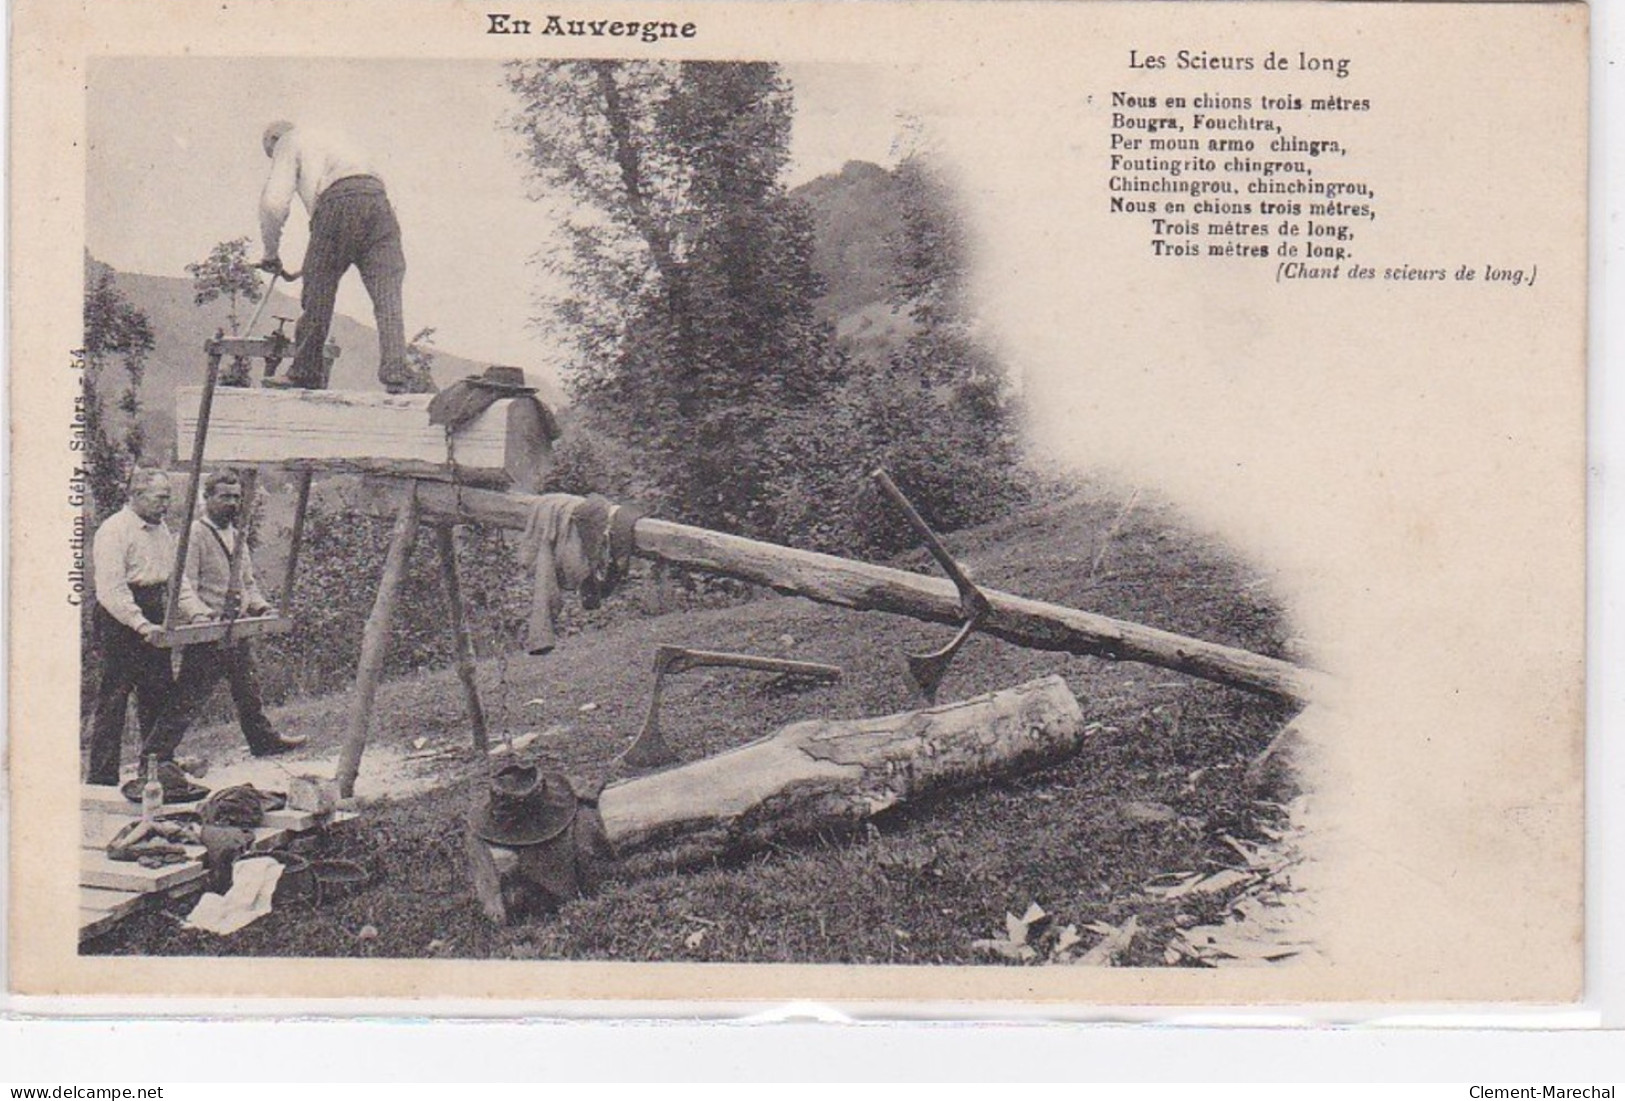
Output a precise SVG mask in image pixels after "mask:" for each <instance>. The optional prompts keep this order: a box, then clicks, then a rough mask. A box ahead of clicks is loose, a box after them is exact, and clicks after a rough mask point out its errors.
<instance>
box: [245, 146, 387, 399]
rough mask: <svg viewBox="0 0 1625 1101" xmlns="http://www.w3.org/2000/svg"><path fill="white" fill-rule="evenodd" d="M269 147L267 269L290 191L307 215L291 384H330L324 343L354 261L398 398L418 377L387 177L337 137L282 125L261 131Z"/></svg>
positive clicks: (274, 257)
mask: <svg viewBox="0 0 1625 1101" xmlns="http://www.w3.org/2000/svg"><path fill="white" fill-rule="evenodd" d="M263 144H264V146H265V155H266V156H267V157H270V158H271V173H270V176H269V177H268V178H267V179H266V181H265V190H264V191H263V192H262V193H261V195H260V237H261V240H262V241H263V242H264V245H265V258H264V259H263V260H261V261H260V264H259V266H260V267H261V268H264V269H265V270H266V271H271V272H276V271H280V270H281V269H282V261H281V259H280V258H279V255H278V249H279V248H280V247H281V244H282V227H283V224H284V223H286V222H287V220H288V212H289V210H290V209H291V208H292V206H293V197H294V195H296V194H297V195H298V196H299V198H300V201H301V202H303V203H304V204H305V209H306V210H307V211H309V212H310V243H309V244H308V245H306V246H305V262H304V265H303V269H302V274H301V278H302V279H303V280H304V290H303V292H302V293H301V295H300V299H299V308H300V316H299V323H298V325H297V326H295V330H294V356H293V363H292V364H291V365H290V366H289V368H288V383H289V385H293V386H301V387H304V388H306V389H313V390H314V389H321V388H322V387H324V386H325V385H326V384H327V379H326V374H327V371H326V365H325V363H324V361H323V349H324V347H325V345H326V344H327V330H328V329H329V328H330V327H331V326H332V324H333V299H334V297H335V296H336V295H337V294H338V289H339V280H340V279H341V278H343V276H344V273H345V272H346V271H348V270H350V267H351V266H352V265H353V266H355V267H356V268H358V269H359V270H360V272H361V281H362V283H364V284H365V285H366V288H367V294H368V295H370V296H371V298H372V308H373V316H374V318H375V320H376V322H377V325H378V353H379V364H378V379H379V381H380V382H382V383H383V384H384V388H385V389H386V390H388V391H389V392H390V393H392V394H398V393H403V392H405V390H406V389H407V388H408V385H409V382H410V379H411V377H412V375H411V371H410V370H409V368H408V367H407V363H406V324H405V321H404V319H403V317H402V313H401V284H402V282H403V281H404V280H405V277H406V256H405V253H404V252H402V250H401V227H400V223H399V222H397V221H396V220H395V211H394V209H393V208H392V207H391V206H390V205H389V197H388V195H386V194H385V191H384V182H383V180H382V179H380V178H379V176H378V173H377V172H376V171H374V170H373V166H372V162H371V161H370V160H369V159H368V158H367V156H366V155H365V154H364V153H362V152H360V151H359V150H358V149H356V148H355V147H354V146H353V145H352V144H351V143H350V140H349V139H348V138H346V137H344V136H343V135H340V134H336V133H330V132H326V131H321V130H316V129H312V128H310V127H305V126H295V125H294V124H293V123H291V122H285V121H278V122H273V123H271V124H270V125H269V126H267V127H266V128H265V135H264V139H263Z"/></svg>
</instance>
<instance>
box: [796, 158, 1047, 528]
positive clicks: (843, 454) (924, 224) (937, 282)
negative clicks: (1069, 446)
mask: <svg viewBox="0 0 1625 1101" xmlns="http://www.w3.org/2000/svg"><path fill="white" fill-rule="evenodd" d="M896 177H897V184H898V192H899V196H900V200H901V207H902V223H903V229H902V231H901V232H900V233H899V234H898V235H897V237H896V239H895V240H892V241H889V242H888V245H889V249H890V252H891V254H892V257H893V268H894V270H893V273H892V286H893V292H892V299H891V304H892V306H893V308H894V309H895V310H897V311H898V312H899V313H901V314H903V315H904V316H906V317H908V318H909V320H910V321H911V322H912V325H911V327H910V332H909V335H908V337H907V338H906V340H904V341H903V342H902V343H901V345H900V346H899V347H897V348H895V349H894V350H893V351H891V352H890V353H889V354H887V355H885V356H884V357H883V358H881V357H873V358H870V359H867V360H865V361H863V362H862V363H859V364H852V365H848V366H845V367H844V368H843V369H842V370H841V371H839V372H838V374H839V376H840V377H841V378H842V379H843V382H842V384H841V385H840V386H839V387H838V388H837V389H835V390H834V391H833V392H832V393H831V394H830V395H829V397H828V398H827V399H826V401H825V402H823V403H821V404H820V406H819V407H818V408H817V409H816V410H813V411H811V415H810V416H801V417H792V418H787V419H786V420H784V421H783V422H782V423H780V424H779V425H777V426H776V429H775V431H774V433H773V434H772V440H773V446H775V447H778V448H780V449H782V450H783V452H784V453H785V459H784V461H783V462H782V464H781V465H782V468H783V469H784V470H786V471H787V472H788V473H789V476H788V477H786V478H784V479H782V480H781V481H780V482H779V483H778V484H777V485H776V486H775V490H776V493H777V494H778V498H777V501H776V503H775V508H776V511H777V514H778V516H779V517H780V519H781V523H782V525H783V527H784V528H785V529H786V530H788V531H791V532H794V533H795V534H796V535H797V536H798V537H799V538H800V539H801V540H802V541H803V542H804V543H805V544H807V545H809V546H812V547H814V548H816V549H820V550H829V551H837V552H845V553H860V552H861V553H869V554H890V553H895V552H897V551H900V550H903V549H905V548H908V547H913V546H917V545H918V543H919V538H918V536H917V535H916V534H915V533H914V532H913V531H912V530H911V529H910V528H909V527H908V526H907V525H906V524H905V523H904V522H903V520H902V518H901V517H899V516H898V515H897V514H896V510H895V509H894V508H892V506H890V505H889V504H887V503H885V502H884V501H883V499H881V498H880V497H879V496H878V494H876V493H875V491H874V489H873V487H872V485H871V483H870V480H869V478H868V474H869V473H870V472H871V471H872V470H874V469H875V468H876V467H885V468H886V470H887V471H888V472H889V473H890V474H891V475H892V477H893V478H894V479H895V480H896V481H897V483H898V485H899V486H900V487H902V489H903V491H904V492H905V493H906V494H908V496H909V498H910V500H912V501H913V502H914V504H915V506H916V507H917V508H918V509H919V510H920V511H921V513H923V514H924V516H925V517H926V519H927V520H928V521H929V522H930V523H931V524H932V525H933V526H934V527H936V528H937V529H939V530H942V531H953V530H957V529H959V528H963V527H969V526H972V525H975V524H980V523H983V522H986V521H988V520H992V519H995V518H997V517H999V516H1003V515H1005V514H1006V513H1008V512H1009V511H1010V510H1011V509H1012V508H1014V507H1016V506H1018V505H1019V504H1021V503H1022V502H1023V501H1025V500H1026V499H1027V498H1028V496H1029V487H1030V486H1031V485H1032V484H1033V482H1034V476H1033V474H1032V473H1031V472H1030V471H1029V470H1028V469H1027V468H1026V466H1025V463H1024V460H1023V456H1022V451H1021V444H1020V421H1021V418H1020V411H1019V406H1018V405H1017V403H1016V401H1015V399H1014V397H1013V395H1012V394H1011V392H1010V389H1009V386H1008V383H1007V382H1006V380H1005V377H1004V370H1003V367H1002V365H1001V364H1000V363H999V362H998V360H997V359H996V358H995V357H994V356H993V355H992V353H991V352H990V351H989V350H988V349H987V347H986V346H985V345H984V344H983V343H981V341H980V340H979V339H978V338H977V335H976V331H975V326H974V322H973V320H972V318H973V313H972V311H971V310H970V309H969V307H968V305H967V303H966V301H965V297H966V293H965V285H964V280H965V273H966V271H967V270H968V267H969V257H968V253H969V246H968V242H967V239H966V238H967V230H966V227H965V224H964V221H963V217H962V215H961V214H960V212H959V210H958V208H957V207H956V206H955V204H954V201H953V197H952V194H951V191H950V189H949V188H948V187H947V185H946V183H945V182H944V181H943V179H942V178H941V177H940V175H939V174H938V173H937V171H936V170H935V169H934V168H933V167H932V166H931V163H930V161H929V159H928V158H927V157H926V156H925V155H923V154H915V155H914V156H911V157H910V158H908V159H907V160H905V161H904V162H903V164H902V165H900V166H899V168H898V169H897V173H896Z"/></svg>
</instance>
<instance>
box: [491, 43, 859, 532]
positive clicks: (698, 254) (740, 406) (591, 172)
mask: <svg viewBox="0 0 1625 1101" xmlns="http://www.w3.org/2000/svg"><path fill="white" fill-rule="evenodd" d="M509 86H510V89H511V90H512V91H513V92H514V94H515V95H516V96H517V97H518V99H519V101H520V107H519V110H518V111H517V112H516V114H515V116H514V117H513V119H512V125H513V126H514V128H515V129H516V130H517V131H518V133H519V134H521V135H522V136H523V138H524V139H525V143H526V153H527V155H528V159H529V163H530V166H531V169H532V173H533V177H534V179H535V181H536V182H537V183H539V184H540V185H542V189H541V190H540V191H539V193H538V197H539V198H543V199H552V200H554V201H555V202H558V203H559V204H560V206H561V208H562V209H561V213H560V216H559V224H560V227H561V229H562V232H563V234H564V241H565V247H564V249H563V251H562V253H561V254H560V255H558V256H556V257H554V258H552V260H551V262H550V263H548V264H547V265H546V266H548V267H550V268H551V269H552V270H553V271H554V272H555V273H556V274H558V275H559V276H561V277H562V282H563V283H564V285H565V286H567V287H568V288H569V289H568V291H567V292H566V293H564V294H562V295H560V296H558V297H556V298H554V299H552V300H550V301H546V302H544V303H543V306H544V309H545V310H546V312H547V313H548V314H549V315H550V318H549V320H551V321H552V322H553V323H554V324H555V325H556V326H557V327H558V328H559V329H560V330H562V332H563V333H564V334H565V335H566V336H567V338H568V339H569V340H570V342H571V344H572V345H573V349H574V353H575V361H574V363H573V364H572V366H571V368H570V370H569V372H568V377H569V380H570V382H571V384H572V388H573V390H574V391H575V394H576V396H577V397H578V398H579V399H580V400H581V402H582V404H583V405H585V406H586V407H587V408H588V409H590V410H591V411H592V412H593V414H594V417H595V420H596V422H597V423H599V424H601V425H603V426H604V427H605V428H606V429H608V430H609V431H611V432H612V433H613V434H614V435H615V436H616V437H617V438H618V439H620V440H621V441H622V442H624V443H625V444H627V445H628V447H629V448H630V450H631V453H632V454H633V455H635V456H636V457H637V462H638V465H639V467H640V470H639V473H640V475H641V477H642V478H643V479H644V480H646V481H647V482H648V483H649V484H651V485H652V486H654V487H656V489H657V491H658V492H659V495H660V496H661V497H663V498H664V499H663V500H662V501H660V502H659V504H661V505H662V506H663V507H665V508H666V509H667V510H668V511H670V512H672V513H674V514H675V515H677V516H680V517H682V518H684V519H686V520H690V521H692V522H694V523H698V524H704V525H706V526H710V527H718V528H724V529H729V530H735V531H745V532H749V533H752V534H775V533H777V531H778V528H779V523H778V517H777V515H776V512H775V508H774V499H775V495H774V492H773V486H774V483H775V481H776V480H777V479H778V478H780V477H781V476H782V475H783V473H784V467H783V462H784V459H785V456H784V455H782V454H781V453H779V452H778V451H777V450H776V449H775V448H773V447H772V446H770V441H771V438H772V434H773V433H772V430H773V428H774V426H775V425H776V424H778V423H781V422H782V421H783V420H784V418H785V417H786V416H788V415H790V414H791V413H793V411H794V410H796V409H799V408H805V407H806V406H808V405H809V404H811V403H814V402H816V401H817V400H818V398H819V397H820V395H823V394H825V393H827V392H828V391H829V390H830V388H831V387H832V385H833V384H834V382H835V381H836V378H837V375H836V372H835V371H834V369H833V368H834V366H835V365H836V364H837V363H838V360H837V359H836V358H835V357H834V356H832V355H831V354H830V348H829V339H828V333H827V332H826V331H825V330H824V329H823V328H822V327H821V326H820V325H819V324H818V323H817V322H816V321H815V319H814V312H813V306H814V303H815V300H816V298H817V295H818V293H819V280H818V277H817V275H816V274H815V273H814V271H813V268H812V228H811V222H810V220H809V219H808V217H807V215H806V212H805V211H804V210H802V209H801V208H800V206H799V205H798V204H797V203H796V202H794V201H793V200H792V199H791V198H790V196H789V195H788V194H787V192H786V190H785V188H784V186H783V184H782V183H780V177H781V175H782V173H783V170H784V167H785V165H786V163H787V161H788V148H789V137H790V120H791V113H792V108H793V103H792V98H791V92H790V88H789V85H788V84H787V83H786V82H785V80H784V78H783V77H782V75H781V74H780V72H779V70H778V68H777V67H776V66H774V65H770V64H765V63H754V62H753V63H713V62H681V63H672V62H663V63H633V62H620V61H580V62H576V61H572V62H555V61H543V62H522V63H515V64H514V65H513V66H512V67H511V68H510V71H509Z"/></svg>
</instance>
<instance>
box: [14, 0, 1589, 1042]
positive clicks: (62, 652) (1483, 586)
mask: <svg viewBox="0 0 1625 1101" xmlns="http://www.w3.org/2000/svg"><path fill="white" fill-rule="evenodd" d="M1587 16H1588V13H1587V9H1586V7H1585V6H1584V5H1582V4H1576V3H1551V4H1546V3H1539V4H1499V3H1485V4H1477V3H1459V4H1414V5H1413V4H1390V3H1380V4H1379V3H1374V4H1362V3H1349V4H1332V3H1281V4H1276V3H1245V2H1244V3H1217V2H1215V3H1205V2H1200V0H1198V2H1194V3H1181V4H1171V3H1140V2H1124V3H1085V2H1077V3H1028V2H1023V0H1016V2H1002V3H989V2H976V0H907V2H900V3H881V2H870V0H856V2H847V3H821V2H809V3H799V2H788V3H720V2H719V3H693V2H682V0H677V2H673V3H664V2H660V3H655V2H650V3H644V2H641V0H639V2H621V0H603V2H601V3H581V2H576V0H571V2H570V3H563V4H557V5H552V4H550V3H540V2H535V0H522V2H518V3H514V4H506V3H504V4H493V5H488V6H486V7H480V6H475V5H469V4H463V3H441V2H436V0H424V2H420V3H407V2H393V3H391V2H382V0H379V2H363V0H344V2H340V3H333V2H322V3H316V2H283V0H249V2H240V3H231V4H224V5H222V4H205V3H200V2H192V0H169V2H158V0H142V2H135V3H131V2H122V3H112V2H108V0H83V2H81V3H77V4H53V3H46V2H44V0H27V2H22V3H19V4H17V5H16V6H15V8H14V28H15V34H14V38H13V55H12V86H11V88H12V114H11V117H12V133H11V141H12V159H11V209H10V212H9V213H10V217H11V226H12V252H11V261H10V262H11V267H10V272H9V276H10V280H9V287H10V306H11V317H12V319H13V321H12V338H11V345H10V346H11V362H10V365H9V366H10V376H9V378H10V388H11V389H10V393H11V408H12V425H11V427H12V441H13V450H12V456H11V458H12V470H13V477H12V482H11V485H12V498H11V518H12V524H11V532H12V542H11V562H12V569H11V574H10V583H11V608H12V619H11V622H10V625H9V626H10V631H11V640H12V644H11V648H10V654H11V668H10V686H11V696H10V698H11V713H10V716H9V720H10V723H9V729H10V736H9V759H8V765H9V772H8V777H7V779H8V783H9V806H10V837H11V843H12V847H11V852H10V864H9V882H8V884H7V894H6V897H7V899H8V905H9V921H8V928H9V936H10V941H9V945H8V958H9V974H8V984H9V989H10V990H11V991H12V992H13V993H16V994H22V995H39V996H46V997H48V998H49V997H56V996H66V997H91V996H101V995H143V996H173V997H181V998H188V999H215V998H233V999H240V998H260V997H264V998H272V997H277V998H299V999H306V1000H311V999H317V1000H319V999H347V1000H349V1002H350V1004H353V1002H354V1000H355V999H417V1000H421V1001H422V1003H423V1005H424V1006H426V1007H427V1008H428V1009H429V1010H430V1011H431V1012H432V1011H433V1006H434V1005H435V1003H436V1002H444V1003H447V1004H451V1003H453V1002H455V1003H457V1004H459V1005H463V1006H467V1005H468V1004H469V1003H470V1002H471V1001H477V1002H482V1003H484V1004H488V1005H491V1006H493V1007H495V1006H502V1007H508V1008H512V1007H516V1006H517V1007H521V1008H524V1007H532V1006H535V1007H541V1006H546V1005H556V1004H558V1003H561V1002H570V1003H576V1004H587V1005H589V1006H590V1005H593V1004H603V1003H609V1002H629V1001H631V1002H639V1003H676V1002H681V1003H684V1004H693V1003H707V1002H714V1001H722V1000H726V1001H732V1002H751V1003H763V1002H776V1001H790V1000H797V1001H804V1000H814V1001H827V1002H833V1003H839V1004H842V1005H852V1006H860V1007H861V1006H864V1005H872V1004H876V1003H885V1004H888V1005H898V1004H902V1003H910V1004H933V1005H945V1004H955V1003H974V1004H977V1005H981V1006H994V1007H997V1006H1000V1005H1004V1006H1013V1005H1017V1004H1020V1003H1026V1004H1030V1005H1031V1004H1036V1005H1044V1006H1049V1007H1053V1010H1054V1011H1055V1012H1065V1011H1066V1007H1101V1006H1106V1007H1113V1006H1175V1005H1203V1006H1215V1005H1238V1006H1253V1005H1286V1004H1303V1003H1334V1002H1335V1003H1340V1004H1345V1005H1347V1004H1355V1003H1365V1004H1369V1005H1374V1006H1384V1005H1393V1004H1396V1003H1410V1004H1418V1003H1428V1004H1439V1003H1452V1004H1467V1003H1471V1004H1485V1003H1497V1004H1499V1003H1526V1004H1527V1003H1538V1004H1569V1003H1573V1002H1575V1001H1577V1000H1578V999H1580V998H1581V996H1582V992H1583V985H1584V969H1583V964H1584V947H1585V943H1586V929H1585V923H1584V907H1583V899H1584V892H1583V877H1582V870H1583V860H1584V853H1585V840H1586V839H1585V836H1584V832H1585V831H1584V799H1583V794H1584V791H1583V789H1584V747H1585V735H1586V730H1585V710H1584V683H1585V673H1586V670H1585V662H1584V655H1585V646H1584V642H1585V630H1584V627H1585V566H1586V563H1585V531H1586V523H1585V482H1584V478H1585V455H1586V451H1585V393H1586V358H1585V352H1586V349H1585V334H1586V288H1587V269H1586V259H1587V224H1586V215H1587V192H1586V165H1587V156H1588V150H1587V117H1588V116H1587V79H1588V77H1587V48H1588V47H1587V33H1588V32H1587V24H1588V18H1587ZM46 1004H48V1003H46ZM334 1004H337V1003H336V1002H335V1003H334ZM860 1011H861V1010H860ZM996 1011H997V1010H995V1012H996Z"/></svg>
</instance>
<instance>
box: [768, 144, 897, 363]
mask: <svg viewBox="0 0 1625 1101" xmlns="http://www.w3.org/2000/svg"><path fill="white" fill-rule="evenodd" d="M790 194H791V196H792V197H793V198H796V199H799V200H801V201H802V202H803V203H805V204H806V206H807V210H808V212H809V213H810V214H811V215H812V223H813V269H814V270H815V271H817V272H818V274H819V275H820V276H821V277H822V278H823V280H824V294H823V296H822V297H821V298H820V299H819V301H818V312H819V316H820V317H821V318H822V319H823V320H825V321H829V322H832V323H834V325H835V334H836V337H837V338H838V339H839V340H840V341H841V344H842V346H843V347H844V348H845V350H846V352H847V354H848V355H850V356H852V358H853V359H854V360H857V361H860V362H862V361H868V362H876V361H881V360H884V359H885V358H886V357H887V356H889V355H890V354H891V353H892V352H893V351H895V350H897V349H898V348H899V347H901V346H902V344H903V342H904V341H905V340H907V339H908V337H909V334H910V333H911V331H912V325H911V323H910V321H909V320H908V319H907V318H906V317H904V316H902V315H900V314H898V313H897V312H896V311H895V310H894V309H893V307H892V306H891V304H890V299H891V294H892V278H893V276H892V270H891V262H892V261H891V255H892V250H893V248H894V247H895V242H896V241H897V239H898V238H899V237H900V236H901V234H902V232H903V212H902V207H901V205H900V198H899V195H898V190H897V181H896V177H895V176H894V175H893V174H892V173H891V172H888V171H887V170H886V169H884V168H881V167H880V166H879V165H874V164H869V163H868V162H866V161H848V162H847V163H846V165H845V166H844V167H843V168H842V169H841V170H840V171H839V172H833V173H830V174H829V175H827V176H820V177H818V178H817V179H815V180H810V181H808V182H807V183H805V184H802V185H801V186H800V187H798V188H796V189H795V190H794V191H792V192H791V193H790Z"/></svg>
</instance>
